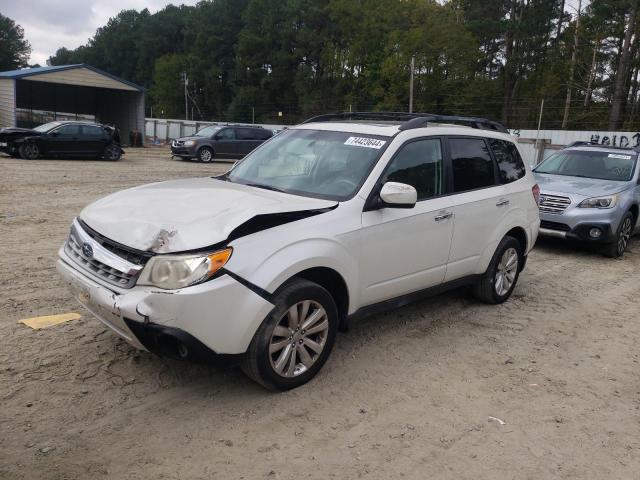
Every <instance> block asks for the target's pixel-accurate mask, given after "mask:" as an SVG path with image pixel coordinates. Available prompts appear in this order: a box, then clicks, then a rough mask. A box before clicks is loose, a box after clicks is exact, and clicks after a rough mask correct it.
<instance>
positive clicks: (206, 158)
mask: <svg viewBox="0 0 640 480" xmlns="http://www.w3.org/2000/svg"><path fill="white" fill-rule="evenodd" d="M212 157H213V155H211V150H209V149H207V148H204V149H202V151H201V152H200V160H202V161H203V162H210V161H211V158H212Z"/></svg>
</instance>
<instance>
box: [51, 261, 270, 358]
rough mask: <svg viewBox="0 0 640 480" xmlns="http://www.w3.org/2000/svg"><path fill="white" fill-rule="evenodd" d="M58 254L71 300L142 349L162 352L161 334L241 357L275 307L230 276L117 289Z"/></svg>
mask: <svg viewBox="0 0 640 480" xmlns="http://www.w3.org/2000/svg"><path fill="white" fill-rule="evenodd" d="M59 256H60V259H59V260H58V262H57V265H56V266H57V270H58V272H59V273H60V275H61V276H62V278H63V279H64V280H65V282H66V283H67V284H68V286H69V288H70V289H71V291H72V292H73V294H74V296H75V298H76V299H77V300H78V301H79V302H80V303H81V304H82V305H83V306H84V307H85V308H86V309H87V310H89V312H91V313H92V314H93V315H94V316H95V317H96V318H97V319H98V320H100V321H101V322H102V323H103V324H105V325H106V326H107V327H109V328H110V329H111V330H112V331H114V332H115V333H116V334H118V335H119V336H121V337H122V338H124V339H125V340H127V341H128V342H129V343H131V344H132V345H134V346H136V347H137V348H140V349H144V350H152V351H158V350H163V348H164V347H166V346H167V345H166V344H165V343H166V342H164V340H165V339H164V337H163V336H169V337H172V338H174V339H175V338H177V339H182V341H183V342H186V343H189V344H191V345H195V346H196V348H195V350H204V349H200V348H199V347H197V345H198V344H201V345H202V346H204V347H206V349H208V350H211V351H213V352H215V353H217V354H238V353H244V352H245V351H246V350H247V348H248V346H249V343H250V342H251V339H252V338H253V335H254V333H255V331H256V330H257V329H258V327H259V326H260V324H261V323H262V321H263V320H264V318H265V317H266V316H267V314H268V313H269V312H270V311H271V310H272V309H273V307H274V306H273V304H271V303H270V302H269V301H267V300H266V299H264V298H262V297H261V296H260V295H258V294H257V293H254V292H253V291H252V290H250V289H249V288H247V287H246V286H244V285H242V284H241V283H239V282H238V281H236V280H234V279H233V278H231V276H229V275H222V276H221V277H218V278H215V279H213V280H210V281H208V282H205V283H202V284H200V285H194V286H192V287H187V288H184V289H181V290H161V289H158V288H154V287H146V286H134V287H133V288H130V289H117V288H116V287H112V286H110V285H107V284H103V283H102V282H101V281H100V280H98V279H94V278H92V277H91V278H90V277H88V276H86V275H85V274H84V273H82V272H80V271H78V270H76V269H75V268H74V266H73V261H72V260H71V259H69V258H68V257H67V255H66V253H65V252H64V250H60V252H59ZM158 338H159V339H160V341H158ZM192 340H195V341H192ZM174 346H175V345H174ZM156 347H157V348H156ZM159 353H167V352H159ZM178 353H179V352H178Z"/></svg>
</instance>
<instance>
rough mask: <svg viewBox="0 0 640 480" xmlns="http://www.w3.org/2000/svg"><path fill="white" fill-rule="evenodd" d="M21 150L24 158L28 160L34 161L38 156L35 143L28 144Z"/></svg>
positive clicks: (38, 151) (38, 150) (38, 152)
mask: <svg viewBox="0 0 640 480" xmlns="http://www.w3.org/2000/svg"><path fill="white" fill-rule="evenodd" d="M23 148H24V150H23V151H24V156H25V157H26V158H27V159H29V160H35V159H36V158H38V156H39V155H40V149H39V148H38V146H37V145H36V144H35V143H28V144H26V145H25V146H24V147H23Z"/></svg>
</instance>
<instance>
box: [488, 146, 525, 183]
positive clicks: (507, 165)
mask: <svg viewBox="0 0 640 480" xmlns="http://www.w3.org/2000/svg"><path fill="white" fill-rule="evenodd" d="M488 141H489V146H490V147H491V150H492V151H493V155H494V156H495V157H496V160H497V161H498V173H499V175H500V181H501V182H502V183H511V182H515V181H516V180H519V179H521V178H522V177H524V176H525V174H526V170H525V168H524V162H523V161H522V157H520V153H519V152H518V149H517V148H516V146H515V145H514V144H513V143H511V142H507V141H505V140H498V139H495V138H489V139H488Z"/></svg>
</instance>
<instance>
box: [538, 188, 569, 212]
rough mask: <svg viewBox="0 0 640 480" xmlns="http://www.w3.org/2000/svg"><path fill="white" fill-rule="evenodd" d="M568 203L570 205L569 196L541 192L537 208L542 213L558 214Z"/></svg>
mask: <svg viewBox="0 0 640 480" xmlns="http://www.w3.org/2000/svg"><path fill="white" fill-rule="evenodd" d="M569 205H571V199H570V198H569V197H561V196H559V195H547V194H545V193H541V194H540V202H539V203H538V208H539V209H540V211H541V212H544V213H555V214H560V213H562V212H564V211H565V210H566V209H567V207H568V206H569Z"/></svg>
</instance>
